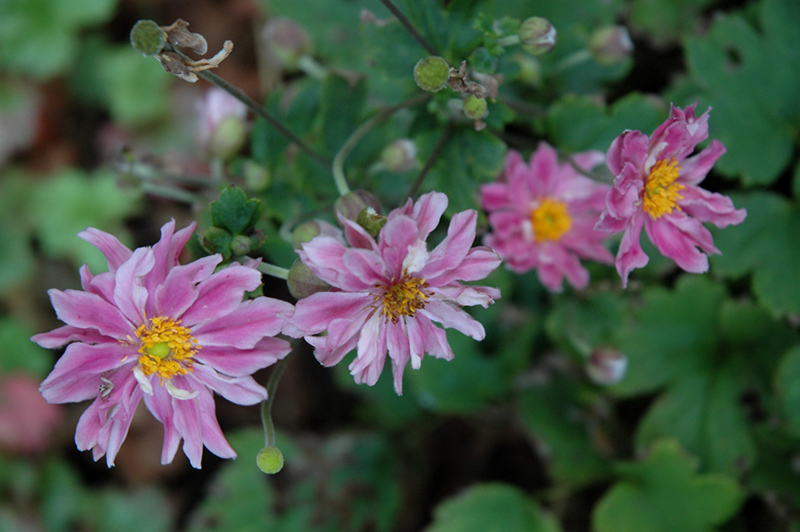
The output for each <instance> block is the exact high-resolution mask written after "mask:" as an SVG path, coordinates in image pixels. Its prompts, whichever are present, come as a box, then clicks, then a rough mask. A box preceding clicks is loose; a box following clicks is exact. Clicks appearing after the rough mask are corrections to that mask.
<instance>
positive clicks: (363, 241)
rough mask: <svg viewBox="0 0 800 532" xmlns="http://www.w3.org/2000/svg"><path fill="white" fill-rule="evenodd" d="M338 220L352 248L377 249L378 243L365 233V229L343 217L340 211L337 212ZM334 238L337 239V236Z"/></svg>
mask: <svg viewBox="0 0 800 532" xmlns="http://www.w3.org/2000/svg"><path fill="white" fill-rule="evenodd" d="M337 216H338V217H339V222H341V224H342V226H343V227H344V236H345V239H347V242H348V243H349V244H350V245H351V246H353V247H354V248H362V249H371V250H373V251H378V244H377V243H376V242H375V240H374V239H373V238H372V237H371V236H370V235H369V234H368V233H367V231H366V230H365V229H364V228H363V227H361V226H360V225H358V224H357V223H356V222H354V221H352V220H348V219H347V218H345V217H344V216H343V215H342V213H341V212H338V213H337ZM323 234H324V233H323ZM336 240H339V238H338V237H337V238H336Z"/></svg>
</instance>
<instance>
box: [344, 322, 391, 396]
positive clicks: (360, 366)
mask: <svg viewBox="0 0 800 532" xmlns="http://www.w3.org/2000/svg"><path fill="white" fill-rule="evenodd" d="M386 349H387V347H386V327H384V326H383V319H382V318H381V316H380V314H378V313H375V314H373V315H372V317H371V318H370V319H368V320H367V322H366V323H365V324H364V326H363V327H362V328H361V334H360V336H359V338H358V344H357V355H356V358H355V360H353V362H352V363H351V364H350V366H349V369H350V374H351V375H353V377H354V378H355V381H356V382H357V383H359V384H362V383H366V384H367V385H368V386H373V385H374V384H375V383H376V382H378V377H380V376H381V372H382V371H383V365H384V363H385V362H386Z"/></svg>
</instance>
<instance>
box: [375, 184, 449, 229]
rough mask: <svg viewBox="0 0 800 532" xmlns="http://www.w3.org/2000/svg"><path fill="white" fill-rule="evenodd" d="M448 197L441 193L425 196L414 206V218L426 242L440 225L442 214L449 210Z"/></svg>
mask: <svg viewBox="0 0 800 532" xmlns="http://www.w3.org/2000/svg"><path fill="white" fill-rule="evenodd" d="M447 202H448V199H447V195H446V194H442V193H441V192H428V193H427V194H423V195H422V196H420V198H419V199H418V200H417V202H416V203H415V204H414V214H413V217H414V219H415V220H416V222H417V226H418V227H419V233H418V235H419V238H420V239H421V240H425V239H427V238H428V235H429V234H430V233H431V231H433V230H434V229H436V226H437V225H439V220H440V219H441V218H442V214H444V211H445V210H446V209H447ZM384 229H385V227H384Z"/></svg>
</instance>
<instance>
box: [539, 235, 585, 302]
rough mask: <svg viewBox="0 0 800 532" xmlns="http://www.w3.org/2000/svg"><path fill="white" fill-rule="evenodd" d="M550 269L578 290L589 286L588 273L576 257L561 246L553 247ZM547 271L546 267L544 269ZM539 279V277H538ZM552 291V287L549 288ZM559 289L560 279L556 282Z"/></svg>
mask: <svg viewBox="0 0 800 532" xmlns="http://www.w3.org/2000/svg"><path fill="white" fill-rule="evenodd" d="M552 252H553V255H552V256H553V259H554V260H553V263H552V267H553V268H554V269H555V270H557V271H558V273H559V275H560V276H564V277H566V278H567V280H568V281H569V283H570V284H571V285H572V286H573V287H575V288H576V289H578V290H582V289H584V288H586V287H587V286H588V285H589V272H588V270H586V268H584V267H583V266H582V265H581V261H580V260H578V257H577V256H575V255H574V254H572V253H569V252H567V250H566V249H565V248H564V247H563V246H553V250H552ZM544 269H547V267H544ZM540 278H541V277H540ZM550 288H551V289H552V287H550ZM560 289H561V279H560V278H559V280H558V288H556V289H555V290H556V291H559V290H560Z"/></svg>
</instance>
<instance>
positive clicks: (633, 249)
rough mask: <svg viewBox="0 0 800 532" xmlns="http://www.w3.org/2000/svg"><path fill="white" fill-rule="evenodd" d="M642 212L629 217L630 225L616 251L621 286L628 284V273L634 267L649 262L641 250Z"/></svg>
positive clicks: (639, 266)
mask: <svg viewBox="0 0 800 532" xmlns="http://www.w3.org/2000/svg"><path fill="white" fill-rule="evenodd" d="M644 216H645V215H644V214H638V215H636V216H634V217H633V218H632V219H631V223H630V225H628V227H627V228H626V229H625V233H624V234H623V235H622V242H620V244H619V250H618V251H617V261H616V266H617V273H619V276H620V277H621V278H622V287H623V288H625V287H626V286H628V275H629V274H630V272H631V271H632V270H634V269H635V268H643V267H645V266H646V265H647V263H648V262H649V260H650V259H649V258H648V257H647V255H645V253H644V251H643V250H642V246H641V244H640V243H639V237H640V235H641V234H642V225H643V223H644Z"/></svg>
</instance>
